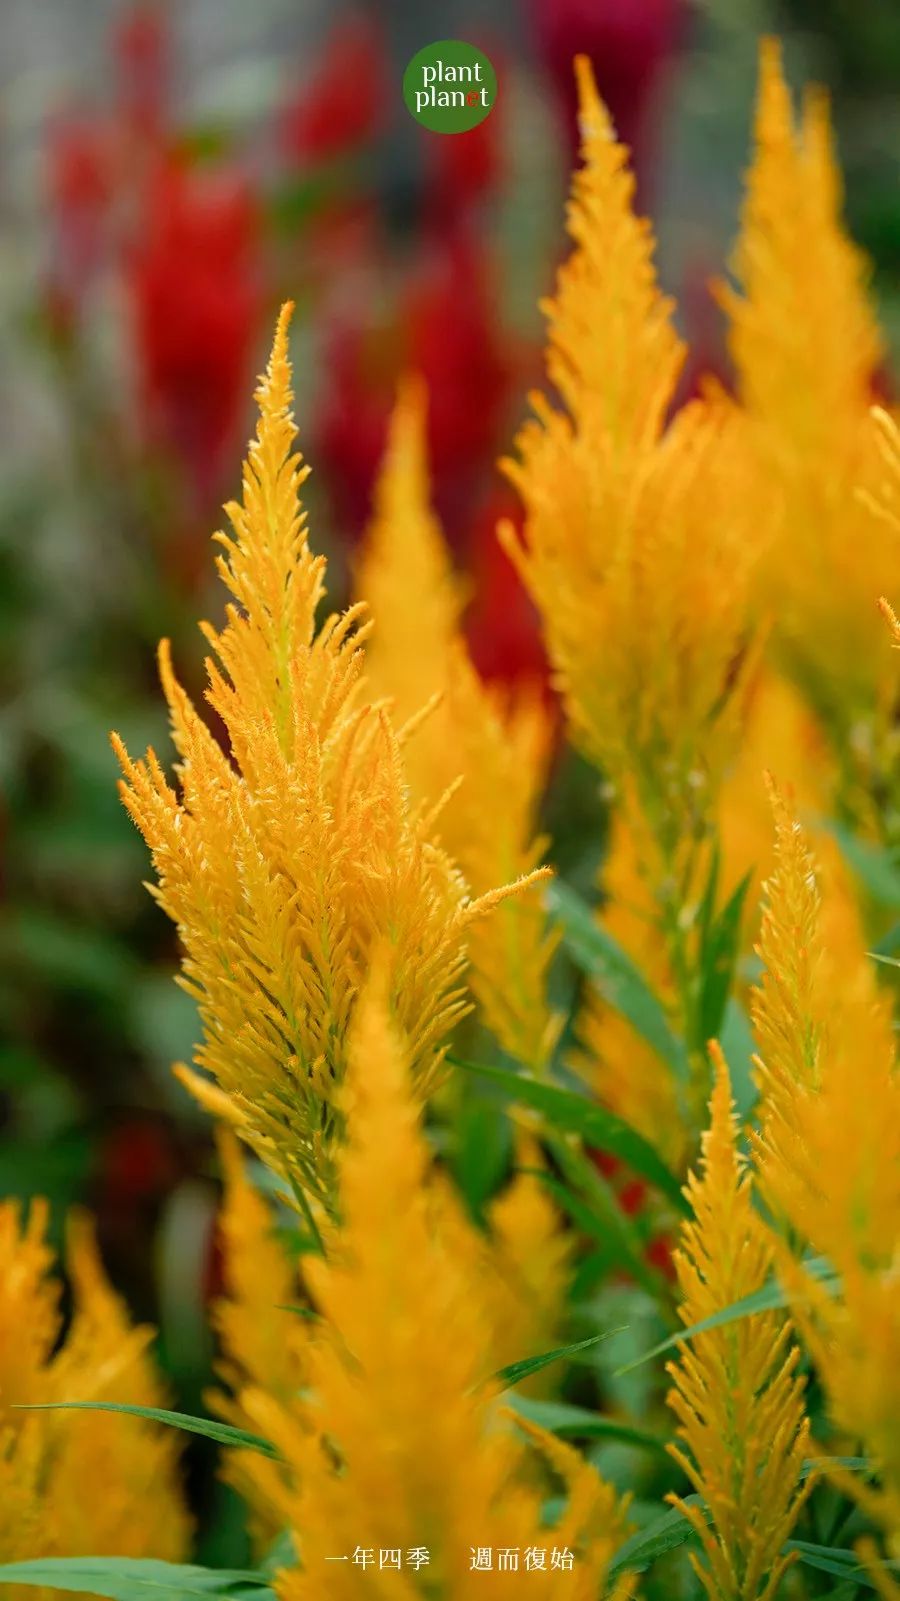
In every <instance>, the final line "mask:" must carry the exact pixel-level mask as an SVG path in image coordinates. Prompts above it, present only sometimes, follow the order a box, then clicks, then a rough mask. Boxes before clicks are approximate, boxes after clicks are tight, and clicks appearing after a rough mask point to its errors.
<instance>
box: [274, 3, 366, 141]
mask: <svg viewBox="0 0 900 1601" xmlns="http://www.w3.org/2000/svg"><path fill="white" fill-rule="evenodd" d="M387 98H388V90H387V64H386V61H385V52H384V45H383V42H382V38H381V34H380V33H379V31H378V29H377V28H376V26H375V25H374V22H372V21H370V20H369V18H368V17H365V16H362V15H357V16H353V17H350V18H348V19H347V20H346V21H343V22H341V23H338V24H337V25H336V26H335V27H333V28H332V29H331V31H330V33H329V35H328V38H327V40H326V43H325V48H324V50H323V52H322V54H321V56H320V57H319V60H318V62H317V63H316V67H315V71H314V73H313V75H312V77H311V78H310V79H309V80H308V82H307V83H305V84H303V85H302V86H301V88H300V89H299V90H298V91H297V92H296V94H294V95H293V96H292V98H291V99H290V100H289V102H288V104H287V105H286V107H285V108H284V111H283V113H282V119H281V142H282V147H283V149H284V151H285V153H286V155H287V156H289V157H290V158H291V159H292V160H293V161H296V162H298V163H301V164H305V163H307V162H309V161H327V160H331V159H333V158H334V157H336V156H342V155H345V154H346V153H347V152H348V151H352V150H355V149H358V147H359V146H360V145H363V144H365V143H366V141H367V140H369V139H372V138H373V137H374V136H375V134H376V133H377V131H378V129H379V127H380V126H381V123H382V120H383V118H384V114H385V106H386V104H387Z"/></svg>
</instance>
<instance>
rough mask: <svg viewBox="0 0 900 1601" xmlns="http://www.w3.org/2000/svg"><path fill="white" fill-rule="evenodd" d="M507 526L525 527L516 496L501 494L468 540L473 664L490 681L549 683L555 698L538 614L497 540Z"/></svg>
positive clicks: (486, 507)
mask: <svg viewBox="0 0 900 1601" xmlns="http://www.w3.org/2000/svg"><path fill="white" fill-rule="evenodd" d="M501 520H507V521H513V522H517V523H521V520H522V513H521V507H520V506H519V502H518V501H517V499H516V498H515V496H514V495H513V493H512V490H507V489H504V488H497V489H496V490H494V491H493V492H492V493H491V495H490V497H489V498H488V500H487V501H486V502H485V504H484V505H483V507H482V509H481V511H480V513H479V514H478V516H477V517H476V518H475V521H474V522H473V524H472V527H471V530H470V534H469V540H468V553H469V562H468V566H469V570H470V572H471V574H472V579H473V586H472V587H473V599H472V604H471V606H470V608H469V612H468V616H467V633H468V638H469V649H470V651H471V654H472V660H473V661H474V663H475V666H476V667H477V668H478V671H479V673H480V674H481V677H482V678H484V679H487V680H489V681H490V680H494V681H498V682H501V683H507V684H514V683H517V682H521V681H523V680H529V681H532V682H536V683H543V684H544V685H547V690H548V694H549V684H548V670H547V658H546V656H545V654H544V647H543V644H542V641H541V632H540V625H539V622H538V616H537V612H536V611H535V609H534V607H533V605H532V603H531V600H530V598H529V596H528V595H527V594H526V592H525V589H524V587H523V585H522V582H521V580H520V578H519V575H518V573H517V572H516V570H515V568H514V567H513V565H512V562H511V561H510V559H509V557H508V556H507V555H506V552H505V551H504V550H503V547H502V546H501V544H500V542H499V540H498V538H497V524H498V523H499V522H500V521H501Z"/></svg>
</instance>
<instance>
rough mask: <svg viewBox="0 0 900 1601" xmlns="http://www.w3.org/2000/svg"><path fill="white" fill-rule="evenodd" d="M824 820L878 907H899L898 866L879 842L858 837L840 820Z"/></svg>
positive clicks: (899, 883)
mask: <svg viewBox="0 0 900 1601" xmlns="http://www.w3.org/2000/svg"><path fill="white" fill-rule="evenodd" d="M823 822H824V826H825V827H826V828H827V829H828V830H829V832H830V833H832V834H833V835H834V837H835V839H836V840H837V842H838V845H839V846H840V848H841V853H842V855H843V857H844V859H845V861H846V862H847V864H848V866H849V867H850V868H852V870H853V872H854V873H855V874H856V876H857V878H858V879H859V881H860V883H861V885H862V886H863V889H864V890H866V892H867V894H869V895H870V896H871V898H872V900H873V901H875V902H876V904H877V905H878V906H887V907H890V908H891V909H892V910H894V911H896V910H897V908H898V907H900V867H898V865H897V862H896V860H895V858H894V856H893V855H892V854H891V853H890V852H888V851H886V850H885V849H884V848H883V847H882V846H880V845H873V844H872V843H871V842H870V841H869V840H866V839H859V838H858V837H857V836H856V835H855V834H853V833H851V831H850V829H849V828H846V827H845V826H844V824H843V823H838V822H835V820H834V819H833V818H829V819H827V820H824V819H823Z"/></svg>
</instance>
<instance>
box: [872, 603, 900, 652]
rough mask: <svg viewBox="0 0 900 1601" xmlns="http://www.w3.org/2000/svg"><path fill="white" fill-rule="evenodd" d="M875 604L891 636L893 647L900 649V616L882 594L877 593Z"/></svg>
mask: <svg viewBox="0 0 900 1601" xmlns="http://www.w3.org/2000/svg"><path fill="white" fill-rule="evenodd" d="M877 605H878V610H879V611H880V612H881V615H882V617H883V618H884V620H885V622H886V623H887V625H888V628H889V629H890V631H891V634H892V636H893V644H894V649H895V650H900V617H898V616H897V613H896V612H895V611H894V608H893V606H892V605H891V604H890V602H889V601H888V600H886V599H885V597H884V595H879V597H878V602H877Z"/></svg>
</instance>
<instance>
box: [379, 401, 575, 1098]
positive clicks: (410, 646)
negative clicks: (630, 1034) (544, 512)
mask: <svg viewBox="0 0 900 1601" xmlns="http://www.w3.org/2000/svg"><path fill="white" fill-rule="evenodd" d="M357 587H358V590H359V593H360V594H361V595H363V596H365V598H366V600H367V602H368V604H369V606H370V608H371V611H372V616H373V621H374V632H373V636H372V638H371V640H370V641H369V643H368V646H367V650H366V663H367V670H368V676H369V680H370V682H371V683H372V685H373V687H374V688H375V689H376V691H378V692H380V693H382V694H384V695H386V696H388V697H389V698H390V701H391V704H392V707H393V708H394V710H395V714H396V717H397V719H398V720H399V721H400V722H402V723H405V722H407V721H409V720H412V719H414V718H416V714H417V713H418V712H420V711H421V708H422V706H423V703H424V702H425V701H426V700H428V699H431V698H436V699H437V701H438V703H437V704H436V706H435V707H434V709H433V710H432V712H431V713H430V715H429V716H427V717H425V718H424V719H420V720H419V723H418V726H417V727H416V728H415V731H414V732H413V733H412V734H411V736H410V738H409V742H408V744H407V746H406V750H405V758H406V772H407V775H408V777H409V780H410V784H411V788H412V793H413V797H414V798H415V800H417V801H419V802H423V803H424V802H427V801H432V802H433V801H435V800H436V799H437V798H438V797H440V796H441V795H446V796H447V800H446V803H445V805H444V806H443V808H442V810H441V815H440V822H439V825H438V826H439V828H440V833H441V839H442V841H443V842H444V844H445V846H446V848H447V850H448V852H449V853H450V855H451V856H452V857H453V859H454V860H455V861H458V862H459V864H460V866H461V868H462V870H463V873H464V874H465V877H466V880H467V882H468V883H469V884H470V886H471V888H472V890H473V891H474V892H475V894H483V893H484V892H485V891H488V890H490V889H491V888H492V887H493V885H495V884H496V883H498V882H503V883H505V882H507V881H508V880H510V879H512V878H516V877H518V876H520V875H523V874H529V873H533V871H534V869H535V868H536V865H537V863H538V861H539V860H540V857H541V855H542V853H543V850H544V848H545V844H546V841H544V840H541V839H539V838H537V837H536V835H535V813H536V810H537V805H538V801H539V799H540V793H541V789H542V786H543V781H544V774H545V770H546V761H547V755H548V751H549V742H550V732H551V730H550V722H549V717H548V715H547V712H546V710H545V709H544V706H543V704H542V702H541V699H540V697H539V695H538V693H537V692H536V690H533V691H531V692H527V691H526V692H524V693H520V694H519V695H518V696H517V697H516V698H515V700H513V701H512V703H511V704H509V705H507V706H504V705H503V703H502V701H501V700H500V698H499V697H498V695H497V694H496V693H494V692H492V691H491V690H490V689H489V688H488V687H487V686H486V685H485V684H483V683H482V681H481V679H480V678H479V676H478V673H477V672H476V671H475V668H474V667H473V665H472V662H471V660H470V658H469V654H468V651H467V649H466V645H465V641H464V639H463V635H462V631H461V628H460V613H461V609H462V594H461V589H460V585H459V582H458V580H457V578H456V576H455V574H454V572H453V568H452V565H451V562H450V557H449V553H448V551H447V549H446V546H445V544H444V540H443V536H442V534H441V530H440V527H439V526H438V523H437V520H436V518H435V516H434V513H433V512H432V509H431V506H430V504H429V498H428V469H427V460H426V443H425V393H424V390H423V388H422V386H421V385H420V384H418V383H415V382H408V383H407V384H406V385H405V387H404V388H403V389H402V391H401V393H400V396H399V399H398V401H397V406H396V409H395V412H394V416H393V420H392V423H391V431H390V439H389V444H388V451H387V455H386V458H385V462H384V466H383V468H382V472H381V475H380V478H379V480H378V482H377V484H376V489H375V514H374V518H373V522H372V527H371V529H370V531H369V535H368V538H367V541H366V547H365V550H364V554H363V559H362V562H361V564H360V569H359V573H358V583H357ZM535 876H537V875H535ZM554 946H555V941H554V940H553V939H552V938H550V937H549V936H548V934H547V932H546V927H545V918H544V914H543V910H542V907H541V905H540V902H539V901H538V899H537V897H536V896H532V895H529V896H525V897H516V898H515V899H513V900H510V901H509V902H508V903H506V904H505V905H504V906H502V907H499V908H498V910H497V913H496V916H495V917H493V918H491V919H490V921H489V922H485V923H483V924H482V925H481V926H476V927H474V928H473V930H472V934H471V937H470V942H469V956H470V961H471V967H472V974H471V983H472V988H473V990H474V992H475V995H476V996H477V998H478V1000H479V1002H480V1003H481V1007H482V1011H483V1013H484V1016H485V1019H486V1021H487V1023H488V1025H489V1027H490V1028H491V1029H492V1030H493V1032H494V1033H495V1035H496V1036H497V1039H498V1040H499V1041H500V1044H501V1045H502V1046H503V1047H504V1048H505V1049H506V1050H507V1051H509V1052H510V1053H511V1055H513V1056H514V1057H516V1058H517V1059H518V1060H519V1061H521V1062H523V1063H524V1064H525V1065H526V1066H528V1067H530V1068H533V1069H535V1068H540V1067H542V1066H543V1065H544V1064H545V1063H546V1061H547V1058H548V1056H549V1054H550V1051H551V1050H552V1047H553V1043H554V1040H555V1038H556V1035H557V1033H558V1030H559V1021H558V1020H557V1019H556V1018H555V1017H554V1016H553V1014H552V1013H551V1011H550V1009H549V1006H548V1003H547V969H548V966H549V963H550V959H551V956H552V954H553V950H554Z"/></svg>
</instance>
